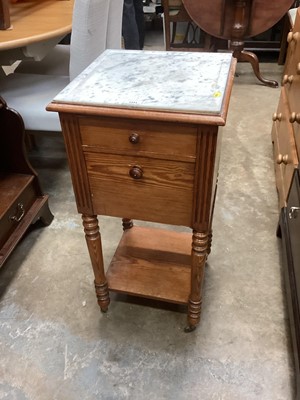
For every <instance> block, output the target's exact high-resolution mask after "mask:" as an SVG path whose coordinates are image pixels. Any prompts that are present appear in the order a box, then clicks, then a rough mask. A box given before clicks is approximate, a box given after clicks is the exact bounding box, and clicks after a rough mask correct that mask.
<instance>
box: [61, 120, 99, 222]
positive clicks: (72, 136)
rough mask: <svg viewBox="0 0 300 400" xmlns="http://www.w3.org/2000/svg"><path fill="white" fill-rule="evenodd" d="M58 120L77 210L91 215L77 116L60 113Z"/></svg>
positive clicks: (91, 208)
mask: <svg viewBox="0 0 300 400" xmlns="http://www.w3.org/2000/svg"><path fill="white" fill-rule="evenodd" d="M60 122H61V126H62V132H63V136H64V141H65V146H66V151H67V156H68V162H69V167H70V172H71V178H72V183H73V189H74V194H75V198H76V204H77V210H78V212H79V213H81V214H89V215H93V214H94V212H93V206H92V201H91V196H90V187H89V181H88V175H87V170H86V165H85V160H84V155H83V152H82V144H81V137H80V130H79V124H78V121H77V118H76V117H74V116H69V115H66V114H60Z"/></svg>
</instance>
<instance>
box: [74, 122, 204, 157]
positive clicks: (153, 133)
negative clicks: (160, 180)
mask: <svg viewBox="0 0 300 400" xmlns="http://www.w3.org/2000/svg"><path fill="white" fill-rule="evenodd" d="M79 126H80V132H81V140H82V145H83V146H87V147H88V148H89V151H91V150H95V151H99V152H104V153H112V154H123V153H126V154H139V155H147V156H152V157H157V158H159V157H160V156H163V157H164V158H170V159H175V160H176V159H179V160H180V159H191V161H192V160H194V159H195V157H196V143H197V126H196V125H188V124H171V123H164V122H155V121H154V122H151V121H145V120H134V121H132V120H129V119H128V120H127V119H118V120H112V119H109V118H103V119H101V120H100V119H96V118H88V117H80V118H79ZM92 148H93V149H92Z"/></svg>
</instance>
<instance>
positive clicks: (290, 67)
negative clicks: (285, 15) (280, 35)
mask: <svg viewBox="0 0 300 400" xmlns="http://www.w3.org/2000/svg"><path fill="white" fill-rule="evenodd" d="M287 41H288V44H289V45H288V51H287V57H286V62H285V71H284V73H285V74H287V75H294V74H295V73H296V68H297V60H298V61H299V60H300V18H299V9H298V10H297V17H296V20H295V25H294V27H293V31H292V32H289V33H288V36H287Z"/></svg>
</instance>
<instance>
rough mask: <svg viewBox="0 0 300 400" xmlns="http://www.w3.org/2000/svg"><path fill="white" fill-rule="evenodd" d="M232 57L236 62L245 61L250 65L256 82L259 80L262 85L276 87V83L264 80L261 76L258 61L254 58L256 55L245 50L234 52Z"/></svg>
mask: <svg viewBox="0 0 300 400" xmlns="http://www.w3.org/2000/svg"><path fill="white" fill-rule="evenodd" d="M233 57H235V58H236V59H237V60H238V61H247V62H249V63H250V64H251V65H252V69H253V72H254V74H255V76H256V78H257V79H258V80H260V81H261V82H262V83H264V84H265V85H267V86H270V87H273V88H276V87H278V82H277V81H273V80H270V79H265V78H263V77H262V76H261V73H260V70H259V61H258V58H257V56H256V54H254V53H252V52H250V51H246V50H235V51H234V52H233Z"/></svg>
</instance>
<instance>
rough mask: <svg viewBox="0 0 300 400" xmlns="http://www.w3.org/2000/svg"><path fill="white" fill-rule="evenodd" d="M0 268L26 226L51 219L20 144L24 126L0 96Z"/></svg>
mask: <svg viewBox="0 0 300 400" xmlns="http://www.w3.org/2000/svg"><path fill="white" fill-rule="evenodd" d="M0 126H1V134H0V267H1V266H2V264H3V263H4V262H5V261H6V259H7V257H8V256H9V255H10V253H11V252H12V250H13V249H14V248H15V246H16V245H17V243H18V242H19V241H20V239H21V238H22V237H23V235H24V234H25V232H26V231H27V229H28V227H29V226H30V225H31V224H33V223H35V222H36V221H37V220H39V219H40V220H41V221H42V222H43V223H44V224H45V225H49V224H50V223H51V221H52V219H53V215H52V214H51V212H50V210H49V207H48V196H47V195H44V194H43V193H42V190H41V187H40V184H39V181H38V176H37V174H36V172H35V171H34V170H33V168H32V167H31V165H30V163H29V161H28V159H27V155H26V152H25V145H24V123H23V121H22V118H21V117H20V115H19V114H18V113H17V112H16V111H14V110H12V109H10V108H9V107H7V105H6V103H5V101H4V100H3V99H2V98H1V97H0Z"/></svg>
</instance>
